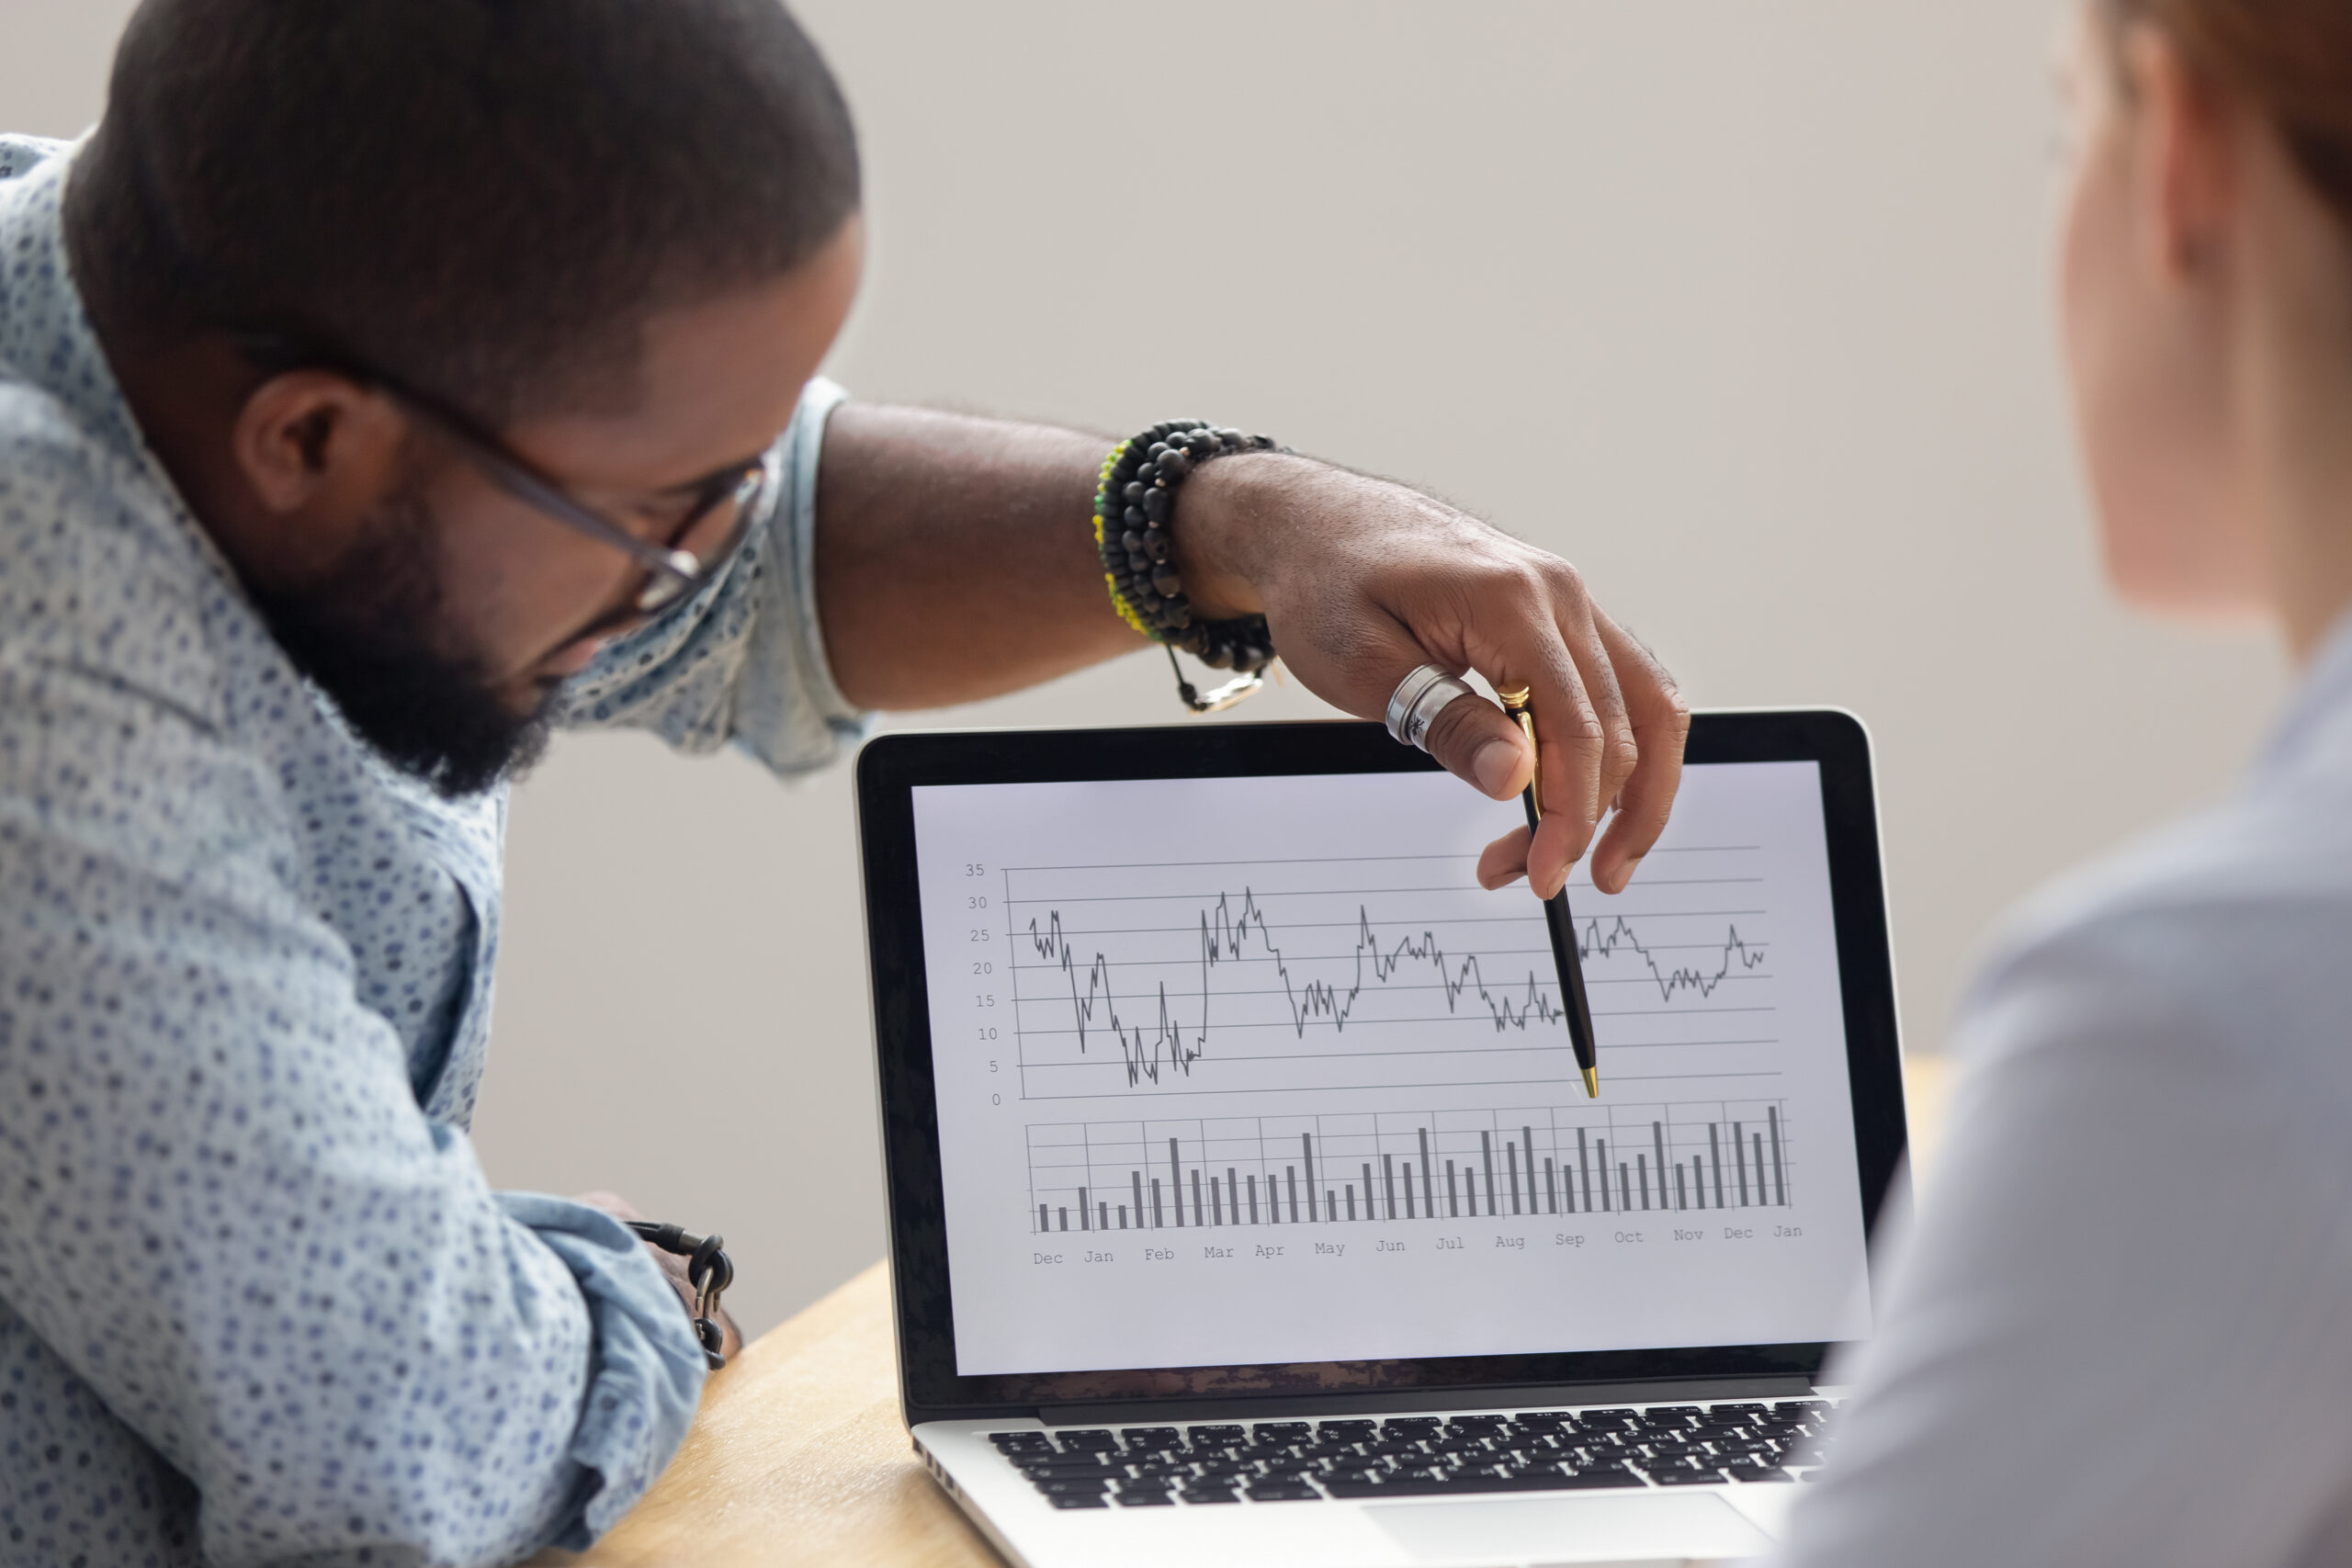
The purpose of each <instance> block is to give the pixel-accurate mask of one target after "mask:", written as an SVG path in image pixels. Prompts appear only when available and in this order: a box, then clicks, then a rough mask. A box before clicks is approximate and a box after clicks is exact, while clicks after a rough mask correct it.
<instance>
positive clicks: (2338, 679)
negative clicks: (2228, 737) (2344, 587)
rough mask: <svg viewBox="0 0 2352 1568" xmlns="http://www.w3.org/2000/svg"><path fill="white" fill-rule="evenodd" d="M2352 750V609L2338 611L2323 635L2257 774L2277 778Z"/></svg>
mask: <svg viewBox="0 0 2352 1568" xmlns="http://www.w3.org/2000/svg"><path fill="white" fill-rule="evenodd" d="M2346 750H2352V610H2346V612H2345V613H2344V614H2342V615H2338V616H2337V617H2336V620H2335V626H2333V627H2331V628H2330V629H2329V631H2328V634H2327V636H2326V637H2324V638H2322V639H2321V641H2320V645H2319V648H2318V650H2317V651H2316V652H2314V653H2313V654H2312V660H2311V664H2310V665H2309V667H2308V668H2306V669H2305V670H2304V671H2303V674H2302V679H2301V680H2300V681H2298V682H2296V683H2295V690H2294V694H2292V695H2291V696H2290V697H2289V698H2288V701H2287V709H2286V712H2285V713H2283V714H2282V715H2280V716H2279V718H2278V723H2277V724H2275V725H2274V726H2272V727H2271V731H2270V739H2269V740H2268V741H2267V743H2266V744H2265V745H2264V747H2263V749H2262V752H2261V755H2260V758H2259V760H2258V761H2256V767H2255V774H2256V778H2258V779H2267V778H2274V777H2278V776H2280V775H2284V774H2288V773H2295V772H2299V771H2301V769H2302V768H2304V767H2305V766H2307V765H2309V764H2311V763H2312V762H2314V761H2318V760H2320V759H2322V758H2324V757H2332V756H2335V754H2337V753H2338V752H2342V751H2346Z"/></svg>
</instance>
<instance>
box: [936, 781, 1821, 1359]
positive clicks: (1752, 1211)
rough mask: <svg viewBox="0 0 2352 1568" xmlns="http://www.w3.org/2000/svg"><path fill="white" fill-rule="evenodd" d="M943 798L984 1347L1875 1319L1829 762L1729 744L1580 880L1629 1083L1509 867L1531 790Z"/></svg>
mask: <svg viewBox="0 0 2352 1568" xmlns="http://www.w3.org/2000/svg"><path fill="white" fill-rule="evenodd" d="M915 807H916V834H917V856H918V862H919V867H920V871H921V876H922V897H923V932H924V943H925V953H926V960H925V962H926V968H927V971H928V973H929V975H930V976H933V981H932V984H931V986H930V994H929V998H928V1006H929V1010H930V1016H931V1022H932V1041H933V1047H932V1050H933V1083H934V1093H935V1098H936V1101H937V1111H938V1126H939V1148H940V1181H941V1194H942V1201H943V1202H944V1214H945V1219H946V1224H947V1231H948V1238H949V1239H948V1257H949V1267H950V1270H951V1273H952V1274H953V1277H954V1280H953V1282H954V1288H955V1300H956V1347H957V1351H956V1354H957V1365H958V1367H959V1369H961V1370H963V1371H967V1372H972V1373H981V1372H990V1371H1042V1370H1056V1371H1065V1370H1069V1371H1075V1370H1084V1369H1090V1368H1113V1367H1123V1366H1135V1365H1138V1364H1151V1365H1227V1364H1241V1363H1256V1362H1266V1361H1282V1360H1311V1359H1331V1358H1346V1357H1384V1356H1413V1355H1472V1354H1484V1353H1490V1352H1501V1351H1507V1350H1514V1349H1519V1350H1527V1349H1558V1348H1577V1347H1578V1346H1591V1347H1597V1348H1600V1347H1624V1346H1631V1345H1637V1344H1697V1343H1709V1342H1714V1343H1768V1342H1772V1343H1777V1342H1790V1341H1797V1340H1804V1339H1809V1338H1835V1337H1841V1334H1842V1333H1843V1332H1844V1331H1845V1330H1848V1329H1849V1328H1851V1326H1852V1325H1853V1324H1854V1322H1855V1317H1854V1313H1855V1310H1856V1309H1855V1305H1854V1303H1855V1302H1856V1301H1858V1300H1860V1297H1859V1296H1858V1295H1857V1290H1858V1287H1857V1285H1856V1282H1855V1281H1856V1279H1857V1272H1856V1271H1857V1270H1858V1269H1859V1260H1860V1258H1861V1256H1862V1249H1861V1241H1860V1237H1861V1224H1860V1207H1859V1202H1858V1200H1857V1196H1856V1195H1857V1191H1858V1189H1857V1185H1856V1181H1855V1161H1854V1152H1853V1138H1852V1124H1851V1118H1850V1115H1849V1112H1848V1111H1847V1106H1848V1103H1849V1090H1848V1087H1847V1080H1846V1077H1845V1063H1844V1052H1845V1044H1844V1032H1843V1023H1842V1014H1841V1012H1840V1003H1839V999H1838V998H1839V993H1838V972H1837V962H1836V941H1835V928H1834V922H1833V920H1832V919H1831V915H1830V905H1829V894H1828V877H1827V868H1826V852H1825V849H1824V844H1825V840H1824V836H1823V825H1822V823H1823V818H1822V807H1821V795H1820V786H1819V781H1818V776H1817V773H1816V772H1815V769H1814V768H1813V767H1812V765H1811V764H1732V765H1720V766H1712V767H1707V766H1702V767H1694V768H1691V770H1689V771H1688V772H1687V773H1686V775H1685V782H1684V784H1683V789H1682V795H1681V798H1680V800H1679V803H1678V806H1677V809H1676V814H1675V818H1674V820H1673V822H1672V824H1671V825H1670V826H1669V827H1668V830H1667V833H1666V835H1665V837H1664V838H1663V839H1661V840H1660V841H1659V843H1658V844H1657V848H1656V849H1655V850H1654V851H1653V852H1652V853H1651V854H1650V855H1649V856H1648V857H1647V859H1646V860H1645V863H1644V864H1643V866H1642V868H1641V871H1640V873H1639V874H1638V875H1637V876H1636V877H1635V878H1634V882H1633V884H1632V885H1631V886H1629V887H1628V888H1627V889H1626V890H1625V891H1623V893H1620V894H1617V895H1614V896H1604V895H1602V894H1600V893H1599V892H1598V891H1597V890H1596V889H1594V888H1593V887H1592V886H1591V884H1590V881H1589V878H1588V877H1587V876H1586V875H1584V874H1583V873H1582V872H1581V871H1579V872H1578V874H1576V875H1575V876H1574V877H1572V879H1571V882H1570V886H1569V897H1570V901H1571V903H1572V905H1573V907H1574V908H1575V911H1576V924H1575V932H1576V942H1577V951H1578V954H1579V957H1580V959H1581V962H1582V964H1583V967H1584V972H1585V980H1586V987H1587V991H1588V994H1589V998H1590V1000H1591V1007H1592V1013H1593V1024H1594V1032H1595V1035H1596V1039H1597V1043H1598V1045H1599V1048H1600V1084H1601V1094H1600V1099H1599V1100H1593V1099H1590V1098H1588V1097H1587V1095H1586V1093H1585V1090H1584V1087H1583V1083H1582V1080H1581V1077H1580V1075H1579V1074H1578V1072H1577V1065H1576V1061H1575V1057H1574V1053H1573V1051H1572V1049H1571V1047H1570V1045H1569V1042H1568V1037H1567V1031H1566V1025H1565V1021H1564V1019H1563V1015H1562V1012H1561V1008H1560V994H1561V993H1560V980H1559V975H1558V973H1557V970H1556V967H1555V960H1554V957H1553V953H1552V950H1551V945H1550V942H1549V939H1548V936H1547V934H1546V931H1545V928H1544V918H1543V912H1542V908H1541V907H1540V905H1539V904H1538V902H1537V901H1536V900H1535V899H1534V898H1533V897H1532V896H1531V895H1530V894H1529V892H1528V890H1527V888H1526V887H1525V886H1523V885H1521V886H1509V887H1504V888H1499V889H1492V890H1490V889H1487V888H1483V887H1481V886H1478V883H1477V880H1476V874H1475V868H1476V861H1477V856H1478V853H1479V852H1480V849H1481V848H1482V846H1483V845H1484V844H1485V843H1486V842H1487V840H1490V839H1492V838H1494V837H1496V836H1498V835H1499V834H1501V833H1503V832H1506V831H1508V830H1509V829H1510V827H1511V826H1512V824H1513V821H1514V819H1515V818H1516V817H1517V816H1518V807H1516V806H1515V805H1514V804H1510V803H1497V802H1491V801H1485V800H1482V799H1481V798H1479V797H1478V796H1477V795H1475V794H1473V793H1471V792H1469V791H1467V790H1465V789H1464V788H1463V787H1462V786H1461V785H1460V784H1459V783H1458V782H1457V781H1454V780H1453V779H1451V778H1448V777H1445V776H1443V775H1440V774H1430V773H1397V774H1377V775H1362V776H1357V775H1348V776H1334V777H1312V776H1310V777H1300V776H1280V777H1233V778H1209V779H1188V780H1172V779H1154V780H1137V781H1110V782H1103V783H1083V784H1060V783H1056V784H1010V785H972V786H941V787H938V788H936V789H933V788H922V789H918V790H917V791H916V794H915ZM1139 1346H1141V1347H1148V1351H1145V1350H1140V1349H1138V1347H1139ZM1139 1355H1143V1356H1148V1362H1146V1363H1139V1362H1138V1360H1137V1359H1136V1358H1137V1357H1138V1356H1139Z"/></svg>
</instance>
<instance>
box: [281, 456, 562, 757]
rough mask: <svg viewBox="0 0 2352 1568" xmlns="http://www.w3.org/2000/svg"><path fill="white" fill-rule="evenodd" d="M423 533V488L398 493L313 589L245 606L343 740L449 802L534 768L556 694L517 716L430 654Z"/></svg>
mask: <svg viewBox="0 0 2352 1568" xmlns="http://www.w3.org/2000/svg"><path fill="white" fill-rule="evenodd" d="M432 525H433V513H432V510H431V508H430V506H429V505H428V504H427V503H426V502H425V500H424V493H423V486H422V484H421V483H416V482H412V483H409V484H406V485H403V486H402V488H401V490H400V491H398V492H397V493H396V494H394V495H393V496H392V497H391V498H390V500H388V501H387V502H385V503H384V505H383V507H382V509H381V510H380V511H379V513H377V514H376V515H375V516H374V517H372V518H369V519H368V523H367V525H366V527H365V531H364V533H363V536H362V539H361V542H360V543H359V544H358V545H357V546H356V547H354V548H353V549H352V550H351V552H350V553H349V554H348V555H347V556H346V557H345V558H344V559H343V560H341V561H339V562H337V563H336V565H335V567H334V570H331V571H330V572H328V573H327V575H326V576H325V577H324V578H322V579H321V580H320V581H316V582H314V583H312V584H311V585H310V586H309V587H307V588H305V589H303V590H302V591H300V592H284V591H271V592H254V595H253V598H254V604H255V605H256V607H258V608H259V609H260V611H261V614H262V618H263V619H264V620H265V621H266V622H267V623H268V626H269V629H270V634H271V635H272V636H273V637H276V638H277V644H278V646H279V647H280V648H282V649H285V650H286V656H287V658H288V659H289V660H292V661H293V664H294V667H295V668H296V669H297V670H300V671H301V672H302V674H303V675H304V676H305V677H307V678H308V679H309V680H310V681H311V683H312V684H313V685H315V686H317V687H318V688H319V690H321V691H322V692H324V693H325V694H327V696H328V697H329V698H330V699H332V700H333V701H334V705H335V706H336V708H337V709H339V710H340V711H341V712H342V714H343V717H344V722H345V723H346V724H348V725H349V726H350V727H351V728H352V731H353V733H355V734H356V735H357V736H358V737H359V738H360V739H361V740H363V741H365V742H366V743H367V744H368V746H370V747H371V748H373V749H374V750H376V751H377V752H379V754H380V755H382V757H383V758H384V760H385V761H389V762H390V763H391V764H392V766H394V767H395V768H398V769H399V770H400V771H401V772H402V773H408V774H410V775H411V776H413V777H414V778H417V779H420V780H422V781H423V782H424V784H427V785H429V786H431V788H432V789H433V790H434V792H435V794H438V795H441V796H443V797H444V798H445V799H449V800H458V799H462V798H464V797H465V796H468V795H479V794H481V792H482V791H483V790H485V789H488V788H489V787H490V786H491V785H492V784H497V783H498V782H499V781H501V780H502V779H505V778H508V777H511V776H513V775H514V774H516V773H521V772H523V771H524V770H526V769H527V768H528V767H529V766H530V765H531V764H532V763H533V762H536V761H537V760H538V758H539V755H540V753H541V752H543V751H545V750H547V742H548V725H549V714H550V712H551V710H552V709H553V707H554V705H555V702H556V693H555V692H554V691H552V690H551V691H549V692H548V695H547V697H546V699H545V700H543V701H542V702H540V703H539V705H537V707H535V708H534V709H533V710H532V711H531V712H529V713H527V714H520V715H518V714H516V713H515V711H514V709H512V708H510V707H508V706H507V705H505V704H504V703H503V702H502V701H500V700H499V697H498V694H497V693H496V692H495V691H494V690H493V689H492V686H491V683H490V682H489V681H488V680H487V679H486V678H485V677H484V676H483V674H482V672H481V669H480V667H479V666H478V665H477V664H476V663H475V662H474V661H473V660H468V659H456V658H452V657H450V656H449V655H447V654H446V653H444V652H442V651H440V650H439V649H436V648H435V647H434V646H433V644H432V642H431V640H430V637H431V634H432V628H433V627H434V626H435V622H436V621H437V620H438V619H439V612H440V608H441V592H440V585H439V583H438V581H436V579H435V575H434V570H433V526H432Z"/></svg>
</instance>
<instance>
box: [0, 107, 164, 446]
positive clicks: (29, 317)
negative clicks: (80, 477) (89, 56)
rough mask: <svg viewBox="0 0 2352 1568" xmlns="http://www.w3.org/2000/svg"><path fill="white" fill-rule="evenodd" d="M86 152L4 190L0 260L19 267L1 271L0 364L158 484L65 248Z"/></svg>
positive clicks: (39, 167)
mask: <svg viewBox="0 0 2352 1568" xmlns="http://www.w3.org/2000/svg"><path fill="white" fill-rule="evenodd" d="M82 145H83V143H81V142H75V143H74V144H73V145H72V146H70V147H69V148H67V149H66V151H64V152H62V153H60V154H59V155H58V156H56V157H54V158H50V159H47V160H45V161H43V162H42V163H40V164H36V165H34V166H33V167H32V168H31V169H29V170H28V171H27V172H26V173H24V174H23V175H18V176H17V178H16V179H13V180H9V181H6V182H5V183H0V255H6V256H10V257H13V258H17V259H18V261H19V263H20V265H15V266H12V267H10V268H8V269H7V270H6V271H0V361H5V362H6V365H7V367H8V368H9V369H10V370H11V371H13V372H14V374H15V376H16V378H18V379H20V380H22V381H24V382H26V383H28V385H31V386H34V387H38V388H39V389H40V390H42V391H44V392H46V393H48V394H49V395H50V396H51V397H52V398H54V399H56V400H57V401H58V402H60V403H62V404H63V405H64V407H65V408H66V410H67V411H68V412H71V413H72V414H73V415H74V420H75V422H76V423H79V424H80V425H81V426H82V427H83V428H84V429H85V431H86V432H88V433H89V434H91V435H93V436H96V438H97V439H98V440H99V441H101V442H103V443H105V445H106V446H108V447H110V448H112V449H113V450H115V451H116V452H118V453H119V454H120V455H121V456H123V457H128V458H130V459H131V460H132V461H134V462H138V463H141V464H142V465H145V466H149V467H152V468H154V470H155V476H156V478H158V479H162V478H163V473H162V469H161V468H160V466H157V465H155V464H154V459H153V454H152V453H150V452H149V451H148V450H147V444H146V442H145V440H144V439H143V438H142V437H141V434H140V433H139V422H138V420H137V419H136V418H135V417H134V416H133V415H132V413H131V412H130V401H129V400H127V399H125V398H124V397H123V395H122V388H121V387H120V386H119V384H118V383H117V382H116V380H115V378H114V369H113V367H111V366H110V365H108V364H107V355H106V350H105V349H104V348H102V347H101V346H99V344H98V334H97V332H96V329H95V328H94V327H92V326H91V324H90V318H89V313H88V312H87V311H86V310H84V309H83V307H82V296H81V294H80V292H79V291H78V290H77V289H76V288H74V272H73V266H72V263H71V261H70V260H69V258H68V256H67V254H66V248H65V211H64V209H65V182H66V179H67V177H68V175H70V174H71V173H72V171H73V167H74V158H75V156H76V155H77V154H78V153H79V152H80V151H81V149H82ZM166 488H167V489H168V488H169V485H168V481H166Z"/></svg>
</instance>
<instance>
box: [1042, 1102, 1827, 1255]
mask: <svg viewBox="0 0 2352 1568" xmlns="http://www.w3.org/2000/svg"><path fill="white" fill-rule="evenodd" d="M1028 1136H1029V1194H1028V1196H1029V1203H1030V1208H1031V1211H1032V1213H1033V1214H1034V1216H1035V1231H1036V1234H1038V1235H1048V1234H1052V1233H1056V1232H1059V1233H1063V1234H1067V1233H1069V1232H1070V1231H1073V1230H1075V1231H1078V1232H1080V1233H1094V1234H1103V1235H1109V1234H1113V1233H1115V1232H1119V1231H1127V1230H1136V1231H1165V1230H1184V1229H1188V1228H1189V1229H1192V1230H1196V1231H1205V1230H1227V1229H1238V1228H1252V1229H1271V1228H1273V1227H1278V1226H1283V1225H1291V1226H1296V1225H1302V1224H1306V1225H1315V1224H1321V1225H1349V1224H1373V1223H1375V1222H1384V1221H1385V1222H1388V1223H1391V1224H1393V1223H1395V1222H1397V1221H1400V1220H1402V1221H1408V1222H1411V1221H1424V1222H1437V1221H1450V1220H1456V1219H1461V1218H1463V1217H1464V1216H1467V1217H1470V1218H1473V1219H1476V1218H1479V1217H1486V1218H1490V1219H1498V1218H1502V1217H1505V1216H1510V1217H1513V1218H1516V1217H1520V1216H1522V1215H1558V1214H1579V1213H1581V1214H1586V1215H1592V1214H1609V1213H1616V1214H1628V1215H1630V1214H1637V1213H1707V1212H1708V1211H1711V1210H1713V1211H1718V1212H1720V1211H1724V1210H1732V1209H1785V1208H1788V1207H1790V1206H1791V1197H1790V1190H1791V1186H1792V1174H1793V1171H1794V1167H1795V1156H1794V1151H1793V1150H1792V1148H1791V1146H1790V1144H1791V1137H1790V1129H1789V1126H1788V1122H1787V1118H1786V1115H1785V1113H1784V1111H1783V1108H1782V1106H1781V1103H1780V1102H1779V1101H1777V1100H1749V1101H1746V1102H1740V1101H1700V1102H1693V1101H1679V1102H1670V1103H1660V1104H1654V1105H1610V1106H1605V1107H1602V1106H1593V1105H1590V1104H1589V1103H1588V1104H1583V1105H1576V1104H1570V1105H1561V1106H1538V1107H1533V1108H1528V1107H1513V1108H1510V1109H1505V1110H1488V1111H1468V1110H1462V1111H1423V1112H1418V1113H1416V1112H1373V1113H1369V1114H1352V1115H1351V1114H1347V1113H1340V1114H1337V1115H1329V1116H1261V1117H1227V1118H1217V1119H1203V1120H1193V1121H1166V1122H1161V1121H1154V1122H1045V1123H1034V1124H1032V1125H1031V1126H1030V1128H1029V1129H1028Z"/></svg>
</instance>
